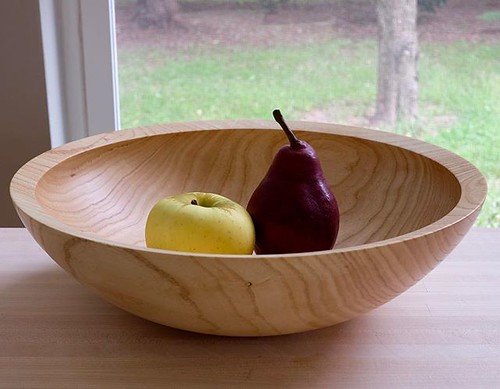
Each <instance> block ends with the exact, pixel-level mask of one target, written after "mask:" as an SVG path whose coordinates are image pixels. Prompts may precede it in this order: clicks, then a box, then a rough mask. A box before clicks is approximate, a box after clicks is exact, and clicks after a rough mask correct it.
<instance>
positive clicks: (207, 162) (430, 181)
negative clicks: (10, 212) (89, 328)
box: [35, 129, 461, 248]
mask: <svg viewBox="0 0 500 389" xmlns="http://www.w3.org/2000/svg"><path fill="white" fill-rule="evenodd" d="M296 134H297V136H298V137H299V138H301V139H303V140H305V141H307V142H309V143H310V144H311V145H312V146H313V147H314V148H315V150H316V152H317V153H318V155H319V158H320V160H321V163H322V168H323V171H324V173H325V176H326V179H327V181H328V183H329V185H330V186H331V188H332V190H333V192H334V194H335V196H336V197H337V200H338V202H339V206H340V211H341V228H340V233H339V237H338V240H337V244H336V247H337V248H341V247H349V246H354V245H360V244H364V243H369V242H375V241H380V240H385V239H389V238H393V237H396V236H399V235H402V234H405V233H408V232H411V231H414V230H417V229H419V228H422V227H424V226H426V225H428V224H431V223H433V222H435V221H437V220H438V219H440V218H441V217H443V216H444V215H446V214H447V213H448V212H449V211H450V210H451V209H453V208H454V207H455V205H456V204H457V202H458V201H459V198H460V194H461V190H460V185H459V183H458V181H457V179H456V178H455V177H454V175H453V174H452V173H451V172H450V171H449V170H447V169H446V168H445V167H443V166H442V165H440V164H439V163H437V162H434V161H433V160H431V159H429V158H427V157H425V156H422V155H420V154H417V153H415V152H413V151H409V150H406V149H404V148H401V147H397V146H393V145H390V144H386V143H382V142H376V141H371V140H366V139H362V138H358V137H355V136H346V135H337V134H330V133H321V132H308V131H296ZM285 143H286V138H285V137H284V134H283V133H282V132H281V131H279V130H272V129H269V130H262V129H259V130H251V129H248V130H245V129H238V130H211V131H191V132H179V133H167V134H159V135H152V136H147V137H141V138H136V139H131V140H126V141H122V142H118V143H114V144H110V145H106V146H102V147H98V148H94V149H91V150H88V151H85V152H83V153H81V154H78V155H75V156H73V157H71V158H69V159H67V160H65V161H63V162H61V163H59V164H57V165H56V166H54V167H53V168H52V169H50V170H49V171H48V172H47V173H46V174H45V175H44V176H43V177H42V178H41V180H40V181H39V182H38V185H37V186H36V189H35V194H36V197H37V199H38V201H39V202H40V204H41V205H42V207H43V208H44V209H45V210H46V212H47V213H49V214H50V215H52V216H53V217H55V218H57V219H58V220H59V221H61V222H63V223H65V224H67V225H69V226H71V227H73V228H75V229H78V230H80V231H82V232H85V233H89V234H92V235H95V236H96V237H99V238H104V239H108V240H113V241H116V242H118V243H123V244H133V245H138V246H143V247H144V225H145V222H146V218H147V215H148V212H149V210H150V209H151V207H152V206H153V205H154V203H156V201H158V200H159V199H160V198H162V197H164V196H168V195H173V194H178V193H182V192H188V191H203V192H215V193H220V194H222V195H224V196H227V197H229V198H231V199H233V200H235V201H237V202H239V203H240V204H242V205H244V206H246V204H247V202H248V199H249V198H250V196H251V194H252V192H253V190H254V189H255V188H256V186H257V185H258V183H259V182H260V180H261V179H262V177H263V176H264V175H265V173H266V171H267V169H268V167H269V165H270V164H271V162H272V159H273V157H274V155H275V154H276V152H277V150H278V149H279V148H280V147H281V146H282V145H284V144H285Z"/></svg>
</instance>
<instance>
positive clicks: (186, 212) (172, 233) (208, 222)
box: [145, 192, 255, 254]
mask: <svg viewBox="0 0 500 389" xmlns="http://www.w3.org/2000/svg"><path fill="white" fill-rule="evenodd" d="M145 237H146V245H147V246H148V247H149V248H157V249H164V250H176V251H186V252H191V253H212V254H252V252H253V249H254V244H255V231H254V226H253V222H252V219H251V217H250V215H249V214H248V212H247V211H246V210H245V208H243V207H242V206H241V205H239V204H238V203H236V202H234V201H232V200H230V199H228V198H226V197H224V196H221V195H219V194H216V193H204V192H190V193H182V194H178V195H174V196H168V197H165V198H163V199H161V200H160V201H158V203H156V204H155V206H154V207H153V208H152V209H151V211H150V212H149V215H148V219H147V221H146V228H145Z"/></svg>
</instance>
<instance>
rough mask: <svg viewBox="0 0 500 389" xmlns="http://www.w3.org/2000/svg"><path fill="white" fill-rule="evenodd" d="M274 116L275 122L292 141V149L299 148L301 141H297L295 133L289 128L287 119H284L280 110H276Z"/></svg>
mask: <svg viewBox="0 0 500 389" xmlns="http://www.w3.org/2000/svg"><path fill="white" fill-rule="evenodd" d="M273 116H274V120H276V122H277V123H278V124H279V125H280V126H281V128H282V129H283V131H285V134H286V136H287V137H288V140H289V141H290V146H291V147H292V148H295V147H297V146H299V144H300V141H299V140H298V139H297V137H296V136H295V134H294V133H293V131H292V130H291V129H290V127H288V125H287V124H286V122H285V119H283V115H282V114H281V112H280V110H279V109H275V110H274V111H273Z"/></svg>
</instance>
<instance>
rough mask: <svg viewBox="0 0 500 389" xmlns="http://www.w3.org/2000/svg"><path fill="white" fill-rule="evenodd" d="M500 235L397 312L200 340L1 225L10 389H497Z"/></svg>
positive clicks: (3, 374) (456, 259)
mask: <svg viewBox="0 0 500 389" xmlns="http://www.w3.org/2000/svg"><path fill="white" fill-rule="evenodd" d="M498 258H500V230H498V229H482V228H473V229H471V231H470V233H469V234H468V235H467V236H466V237H465V238H464V239H463V241H462V242H461V243H460V245H458V247H457V248H456V250H454V251H453V253H451V254H450V255H449V257H448V258H447V259H446V261H445V262H443V263H442V264H441V265H440V266H439V267H438V268H436V269H435V270H434V271H433V272H431V273H430V274H428V275H427V276H426V277H425V278H424V279H423V280H422V281H420V282H418V283H417V284H416V285H415V286H413V287H412V288H410V289H409V290H408V291H407V292H406V293H404V294H402V295H401V296H399V297H397V298H396V299H394V300H393V301H391V302H389V303H388V304H386V305H384V306H383V307H380V308H378V309H375V310H374V311H372V312H371V313H369V314H367V315H363V316H361V317H358V318H356V319H353V320H351V321H349V322H346V323H342V324H339V325H336V326H332V327H328V328H325V329H322V330H317V331H309V332H306V333H301V334H294V335H287V336H278V337H263V338H230V337H214V336H208V335H199V334H194V333H189V332H184V331H179V330H175V329H172V328H169V327H165V326H161V325H157V324H154V323H151V322H149V321H145V320H142V319H140V318H137V317H135V316H133V315H130V314H128V313H126V312H124V311H123V310H120V309H118V308H116V307H114V306H113V305H111V304H108V303H106V302H105V301H103V300H102V299H101V298H99V297H98V296H96V295H95V294H93V293H91V292H89V291H88V290H87V289H85V288H84V287H83V286H81V285H80V284H79V283H78V282H76V281H75V280H74V279H73V278H72V277H70V276H69V275H68V274H66V273H65V272H64V271H62V270H61V269H60V268H59V267H58V266H57V265H56V264H55V263H54V262H53V261H51V259H50V258H49V257H48V256H47V255H46V254H45V253H44V251H43V250H42V249H41V248H40V247H39V246H38V245H37V244H36V243H35V242H34V241H33V239H32V238H31V237H30V235H29V233H28V232H27V231H26V230H25V229H0V388H2V389H3V388H5V389H12V388H30V389H38V388H40V389H41V388H51V389H63V388H64V389H66V388H69V387H72V388H75V387H78V388H109V389H114V388H120V389H121V388H125V387H126V388H146V387H147V388H165V387H182V388H225V387H228V388H231V387H243V388H256V387H257V388H332V387H335V388H349V389H351V388H371V389H372V388H374V389H377V388H383V389H386V388H418V389H420V388H431V389H432V388H439V389H447V388H453V389H455V388H474V389H475V388H496V387H498V386H500V262H499V261H498Z"/></svg>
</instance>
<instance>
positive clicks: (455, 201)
mask: <svg viewBox="0 0 500 389" xmlns="http://www.w3.org/2000/svg"><path fill="white" fill-rule="evenodd" d="M291 125H292V127H293V128H294V129H295V130H296V133H297V135H298V136H299V137H300V138H302V139H304V140H306V141H308V142H309V143H311V145H312V146H313V147H314V148H315V149H316V151H317V153H318V155H319V157H320V160H321V161H322V166H323V170H324V172H325V175H326V178H327V180H328V182H329V183H330V185H331V186H332V190H333V191H334V193H335V195H336V196H337V199H338V202H339V204H340V210H341V228H340V233H339V239H338V244H337V246H336V247H335V249H334V250H330V251H325V252H317V253H306V254H300V255H282V256H259V257H258V258H257V257H256V256H222V257H217V256H210V255H188V254H186V253H178V252H167V251H159V250H150V249H147V248H145V247H144V224H145V218H146V217H147V214H148V212H149V210H150V209H151V207H152V205H153V204H154V203H155V202H156V201H157V200H159V199H160V198H162V197H164V196H167V195H170V194H176V193H181V192H187V191H206V192H215V193H220V194H222V195H225V196H227V197H230V198H232V199H234V200H236V201H238V202H240V203H241V204H242V205H246V202H247V201H248V199H249V197H250V195H251V193H252V192H253V190H254V189H255V187H256V186H257V184H258V183H259V181H260V180H261V178H262V177H263V175H264V174H265V171H266V170H267V168H268V166H269V164H270V162H271V160H272V158H273V156H274V154H275V153H276V151H277V149H278V148H279V147H280V146H282V145H283V144H284V143H286V140H285V136H284V134H283V133H282V132H281V131H279V130H278V129H277V128H276V125H275V124H273V123H271V122H268V121H236V122H234V121H232V122H228V121H226V122H224V121H220V122H219V121H214V122H197V123H181V124H169V125H165V126H157V127H150V128H139V129H133V130H126V131H121V132H117V133H112V134H105V135H99V136H95V137H91V138H86V139H83V140H81V141H77V142H74V143H70V144H68V145H65V146H62V147H61V148H59V149H55V150H52V151H49V152H47V153H45V154H42V155H41V156H39V157H37V158H36V159H34V160H32V161H30V162H29V163H28V164H26V165H25V166H24V167H23V168H22V169H21V170H20V171H19V172H18V173H17V174H16V176H15V177H14V179H13V181H12V185H11V193H12V197H13V200H14V204H15V206H16V208H17V210H18V213H19V215H20V216H21V219H22V220H23V222H24V223H25V225H26V227H27V228H28V230H30V232H31V233H32V234H33V236H34V238H35V239H36V240H37V241H38V242H39V243H40V245H41V246H42V247H43V248H44V249H45V250H46V251H47V253H48V254H49V255H50V256H51V257H52V258H53V259H54V260H55V261H56V262H57V263H59V265H61V267H63V268H64V269H65V270H67V271H68V272H69V273H71V274H72V275H73V276H74V277H75V278H76V279H77V280H78V281H80V282H81V283H82V284H84V285H86V286H88V287H89V288H91V289H92V290H95V291H96V292H97V293H99V294H100V295H101V296H102V297H104V298H105V299H106V300H108V301H110V302H112V303H114V304H115V305H117V306H119V307H121V308H123V309H125V310H127V311H129V312H132V313H134V314H136V315H138V316H141V317H143V318H146V319H149V320H151V321H155V322H158V323H162V324H165V325H168V326H172V327H176V328H181V329H186V330H190V331H196V332H202V333H210V334H223V335H234V336H239V335H244V336H263V335H275V334H286V333H294V332H301V331H306V330H311V329H316V328H322V327H326V326H329V325H332V324H336V323H340V322H343V321H345V320H349V319H351V318H353V317H356V316H358V315H360V314H362V313H365V312H368V311H370V310H372V309H374V308H376V307H378V306H380V305H382V304H384V303H386V302H387V301H389V300H391V299H392V298H394V297H396V296H397V295H399V294H400V293H402V292H403V291H405V290H406V289H408V288H409V287H410V286H412V285H413V284H415V283H416V282H417V281H418V280H420V279H421V278H422V277H423V276H424V275H425V274H427V273H428V272H429V271H430V270H431V269H433V268H434V267H435V266H436V265H437V264H438V263H439V262H440V261H442V259H443V258H445V257H446V255H447V254H448V253H449V252H450V251H451V250H453V248H454V247H455V246H456V245H457V244H458V242H459V241H460V240H461V239H462V238H463V236H464V235H465V234H466V233H467V231H468V229H469V228H470V226H471V225H472V224H473V222H474V220H475V218H476V217H477V214H478V212H479V211H480V208H481V205H482V203H483V201H484V198H485V196H486V184H485V180H484V178H483V176H482V175H481V174H480V172H479V171H478V170H477V169H476V168H475V167H474V166H472V165H471V164H470V163H468V162H467V161H465V160H463V159H462V158H460V157H458V156H456V155H454V154H452V153H450V152H448V151H446V150H443V149H439V148H437V147H435V146H432V145H429V144H426V143H423V142H420V141H417V140H414V139H410V138H406V137H401V136H397V135H394V134H390V133H384V132H380V131H372V130H367V129H360V128H354V127H343V126H336V125H330V124H318V123H304V122H295V123H291Z"/></svg>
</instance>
